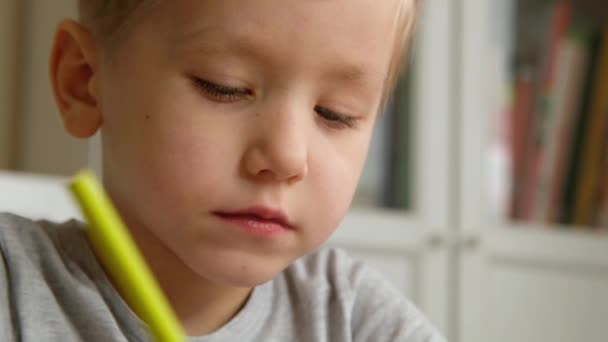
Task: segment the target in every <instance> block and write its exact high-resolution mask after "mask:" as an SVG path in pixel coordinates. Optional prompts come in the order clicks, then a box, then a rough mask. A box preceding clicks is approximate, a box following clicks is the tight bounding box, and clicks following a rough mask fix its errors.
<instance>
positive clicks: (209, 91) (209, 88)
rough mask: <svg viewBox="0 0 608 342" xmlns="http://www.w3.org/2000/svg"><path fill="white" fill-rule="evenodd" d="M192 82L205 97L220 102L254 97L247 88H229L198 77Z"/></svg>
mask: <svg viewBox="0 0 608 342" xmlns="http://www.w3.org/2000/svg"><path fill="white" fill-rule="evenodd" d="M192 80H193V81H194V84H195V85H196V87H197V88H198V89H200V90H201V91H202V92H203V93H204V94H205V95H207V96H208V97H209V98H211V99H212V100H214V101H218V102H235V101H238V100H242V99H245V98H247V97H249V96H251V95H253V91H251V90H250V89H247V88H235V87H229V86H225V85H221V84H217V83H213V82H210V81H207V80H204V79H201V78H197V77H194V78H193V79H192Z"/></svg>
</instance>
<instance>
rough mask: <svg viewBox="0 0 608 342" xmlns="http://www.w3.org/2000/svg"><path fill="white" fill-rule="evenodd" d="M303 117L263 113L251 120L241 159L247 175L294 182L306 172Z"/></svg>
mask: <svg viewBox="0 0 608 342" xmlns="http://www.w3.org/2000/svg"><path fill="white" fill-rule="evenodd" d="M305 116H306V115H300V116H299V117H298V113H296V112H295V111H294V110H293V109H292V110H289V109H286V108H285V109H283V110H275V111H266V112H265V113H263V114H259V115H257V119H256V120H253V122H252V126H253V127H252V128H251V131H252V132H253V133H252V137H251V139H250V140H249V144H248V146H247V150H246V152H245V154H244V157H243V164H244V167H245V170H246V172H247V173H248V174H249V175H250V176H251V177H254V178H256V179H258V180H265V181H277V182H288V183H290V184H292V183H296V182H298V181H301V180H302V179H304V178H305V177H306V175H307V173H308V146H307V138H306V124H305V122H304V120H302V119H304V118H305Z"/></svg>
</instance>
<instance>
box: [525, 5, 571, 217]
mask: <svg viewBox="0 0 608 342" xmlns="http://www.w3.org/2000/svg"><path fill="white" fill-rule="evenodd" d="M572 15H573V11H572V5H571V3H570V1H568V0H561V1H558V2H557V3H556V4H555V7H554V8H553V11H552V16H551V20H550V32H549V39H548V43H547V48H546V50H545V58H544V64H543V66H542V71H541V75H540V77H541V79H540V84H539V85H538V87H539V89H538V93H537V96H536V99H535V108H534V111H533V113H532V119H531V120H532V123H531V125H532V126H531V131H530V136H529V137H528V147H527V148H526V170H525V176H524V180H523V184H524V185H523V188H524V193H523V194H522V196H521V217H522V219H534V218H535V217H536V216H538V215H537V214H536V213H537V212H538V210H537V209H536V208H535V205H536V204H537V202H538V200H537V197H538V193H537V192H538V189H539V186H541V185H540V184H539V183H540V170H541V165H542V160H543V155H544V153H543V149H544V146H545V145H546V136H545V131H546V130H545V128H544V127H545V126H546V124H545V119H546V117H547V113H548V111H549V108H550V107H551V101H552V99H551V91H552V88H553V85H554V82H555V74H556V63H557V57H558V52H559V49H560V44H561V42H562V41H563V40H564V38H565V37H566V34H567V32H568V29H569V27H570V23H571V21H572ZM535 214H536V215H535Z"/></svg>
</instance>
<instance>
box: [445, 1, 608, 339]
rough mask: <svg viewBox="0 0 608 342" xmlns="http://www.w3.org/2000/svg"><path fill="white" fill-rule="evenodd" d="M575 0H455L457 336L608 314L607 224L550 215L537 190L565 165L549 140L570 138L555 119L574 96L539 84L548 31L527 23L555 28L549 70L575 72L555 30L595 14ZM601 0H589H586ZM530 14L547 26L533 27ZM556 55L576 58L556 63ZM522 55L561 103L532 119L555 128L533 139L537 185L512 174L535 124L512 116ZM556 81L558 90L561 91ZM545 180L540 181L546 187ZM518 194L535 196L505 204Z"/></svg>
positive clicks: (535, 332)
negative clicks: (526, 125)
mask: <svg viewBox="0 0 608 342" xmlns="http://www.w3.org/2000/svg"><path fill="white" fill-rule="evenodd" d="M582 3H583V2H576V6H577V7H575V9H574V10H572V12H571V14H564V13H566V12H562V13H561V14H556V13H558V12H557V11H558V10H557V9H556V8H558V6H563V4H562V3H561V2H560V1H559V0H555V1H542V2H536V1H535V2H531V1H524V0H520V1H515V0H509V1H503V0H492V1H486V0H471V1H469V0H467V1H461V2H460V4H461V6H462V8H461V11H462V12H461V16H462V19H461V22H462V39H461V41H462V47H463V49H462V58H461V71H460V73H459V74H460V75H461V83H460V84H461V87H460V89H461V92H462V93H461V99H462V101H461V106H460V112H461V116H462V120H461V125H460V129H459V130H460V132H461V134H460V149H461V153H460V154H461V156H462V161H461V162H460V170H461V171H460V175H461V177H460V185H459V194H458V195H457V198H458V199H459V201H458V206H459V209H458V211H459V212H460V213H461V215H460V220H459V225H460V227H461V234H460V237H459V239H458V242H459V243H458V248H459V250H460V254H459V263H460V281H459V286H458V288H459V291H458V292H459V298H458V307H457V310H456V312H457V313H458V317H457V319H458V322H459V324H458V329H459V333H458V339H456V341H463V342H464V341H466V342H485V341H492V342H501V341H529V342H553V341H604V340H606V339H608V326H607V325H606V324H605V317H606V315H607V314H608V306H607V305H608V248H607V247H608V236H606V234H605V232H603V231H601V230H600V229H598V228H593V227H592V226H591V225H583V226H578V225H573V224H572V223H568V222H560V221H559V219H558V217H560V215H551V214H549V213H550V211H547V209H548V208H549V207H550V206H549V205H547V203H549V202H550V201H552V200H553V198H552V197H551V196H547V195H546V194H544V195H543V191H545V192H548V193H551V192H552V191H556V190H555V189H556V188H552V187H553V186H554V185H553V184H554V182H555V181H554V179H555V175H556V174H559V173H560V172H565V171H563V170H562V171H560V169H559V168H560V167H561V168H565V167H566V166H563V165H562V166H556V165H557V164H551V163H548V162H550V161H551V160H552V162H553V163H558V162H559V157H560V156H562V154H563V153H564V151H565V150H558V151H556V150H555V148H556V146H558V145H559V146H562V148H563V147H564V146H566V147H568V146H567V145H568V144H564V143H563V139H565V137H564V136H563V135H561V134H562V133H561V132H562V131H563V130H564V129H567V128H568V125H564V124H563V122H568V121H564V120H566V114H565V112H563V110H564V109H565V108H566V107H568V106H572V104H571V103H570V104H569V101H572V99H571V98H570V96H572V93H573V92H574V91H576V89H575V88H576V87H574V86H571V87H572V88H567V87H565V83H560V82H557V83H555V82H554V83H552V85H551V86H548V84H549V83H546V82H549V81H547V79H544V78H543V75H546V71H545V70H543V68H546V67H547V65H549V64H551V63H547V58H550V57H547V55H549V53H547V49H550V47H549V46H550V43H549V44H548V43H547V42H548V41H550V40H549V39H540V38H535V37H534V35H539V36H541V37H544V36H545V35H550V36H551V35H553V36H556V35H557V36H560V35H561V38H560V40H556V41H560V43H559V44H558V45H557V46H561V48H556V49H555V50H556V51H560V49H561V52H557V56H559V55H560V53H561V54H562V57H557V58H556V60H555V62H552V63H554V64H555V65H558V66H559V65H560V64H561V66H559V67H555V68H556V69H555V70H554V71H553V73H554V77H555V79H561V80H564V81H563V82H566V83H568V84H572V83H573V82H574V81H575V78H574V77H580V76H576V72H572V71H575V70H574V68H575V66H576V67H579V68H580V65H579V64H577V63H580V59H579V58H580V56H578V57H577V55H576V53H573V52H572V51H573V50H572V49H571V47H570V46H571V45H566V44H571V42H567V41H566V40H565V39H567V38H564V37H567V36H568V33H564V32H568V31H569V30H571V28H568V25H566V24H564V22H565V21H566V19H564V17H565V16H566V15H572V18H575V17H577V18H589V19H588V23H592V22H593V19H592V17H594V16H595V15H597V14H598V13H591V14H590V15H589V13H587V14H585V12H587V11H585V10H583V7H587V6H591V8H593V7H594V1H584V3H585V6H582ZM602 3H603V1H596V2H595V5H596V6H599V5H603V4H602ZM579 5H580V6H581V7H578V6H579ZM543 7H544V8H543ZM599 7H602V6H599ZM603 7H605V6H603ZM528 11H529V12H528ZM562 11H563V9H562ZM591 12H593V11H591ZM579 15H581V16H583V17H578V16H579ZM587 15H589V16H587ZM606 17H608V16H605V17H604V18H606ZM556 18H557V19H556ZM579 20H580V19H579ZM574 21H575V20H574V19H573V22H574ZM604 22H605V21H604ZM542 23H544V24H542ZM536 25H548V26H547V27H546V28H545V29H544V31H545V32H542V31H543V30H542V29H539V28H538V27H536ZM537 30H538V32H537ZM559 31H562V33H561V34H560V33H559ZM556 32H558V33H556ZM564 47H565V48H564ZM535 49H536V50H538V51H540V53H538V52H537V54H538V55H537V56H534V55H533V54H534V52H533V50H535ZM564 51H565V55H564ZM558 60H561V61H558ZM564 60H566V61H568V60H569V61H570V63H574V64H568V63H565V64H564ZM522 63H530V64H532V65H533V64H535V63H538V65H539V66H538V67H536V68H539V69H538V70H537V71H534V72H533V77H540V80H538V81H533V82H531V83H530V84H532V85H533V86H534V87H541V88H540V90H539V89H538V88H533V91H532V92H533V93H535V94H538V93H542V92H543V91H548V92H550V93H551V92H553V94H554V95H553V99H552V100H551V101H555V103H557V104H559V105H554V106H553V109H552V110H548V111H546V112H544V114H543V115H544V117H543V118H544V119H548V120H549V121H548V122H549V124H547V125H548V126H542V128H540V126H538V127H537V128H540V129H541V130H542V131H544V132H545V133H546V134H547V135H546V136H545V138H547V137H549V138H548V139H551V138H550V137H551V136H552V135H553V138H552V139H554V140H548V143H547V141H545V142H544V144H543V145H542V147H538V146H537V147H538V148H539V151H540V153H541V154H542V158H540V159H539V160H540V161H538V163H539V165H540V166H538V167H539V170H540V171H539V173H538V175H537V177H538V179H537V180H536V185H529V183H524V184H525V186H522V185H521V184H522V183H521V180H518V179H517V175H516V173H515V172H516V171H515V170H517V167H518V166H517V165H518V164H517V161H516V160H515V158H517V157H516V156H514V155H513V152H514V149H516V148H517V147H516V146H517V145H518V144H519V143H521V142H522V141H521V140H524V141H526V142H530V140H533V139H531V138H530V136H529V135H526V134H533V133H529V132H528V133H526V134H523V133H524V132H522V131H521V130H522V129H523V128H522V126H521V123H518V122H517V120H518V117H517V116H518V115H520V114H522V113H521V112H519V111H521V110H522V109H521V108H518V107H517V104H518V102H517V101H518V100H521V99H522V92H523V95H524V96H525V92H526V91H528V92H529V91H530V90H529V89H528V90H526V89H525V88H523V89H519V91H518V90H517V88H516V87H515V85H514V84H516V82H527V80H526V79H524V78H520V77H524V76H525V77H528V75H525V74H524V75H522V74H521V73H520V72H522V69H521V68H522V67H526V68H527V66H526V65H522ZM577 65H578V66H577ZM532 67H535V66H532ZM523 71H524V72H527V71H525V70H523ZM579 73H580V71H579ZM534 74H536V75H534ZM560 75H561V76H560ZM564 75H566V76H564ZM543 82H545V83H546V84H544V85H543ZM521 84H522V83H520V84H519V85H521ZM523 84H524V85H525V83H523ZM556 84H557V85H558V86H556ZM542 87H545V89H544V90H543V88H542ZM560 87H561V90H560ZM534 89H535V90H534ZM564 90H566V91H564ZM560 91H561V94H565V95H559V94H560ZM506 94H511V96H513V98H512V99H513V102H511V103H510V102H509V99H511V97H508V96H506ZM555 94H557V95H555ZM534 96H542V95H534ZM542 101H543V99H538V98H536V99H534V100H533V101H530V102H531V104H530V107H531V108H529V109H527V111H528V113H527V114H525V115H528V117H529V118H530V120H536V119H538V117H536V116H535V115H538V113H539V112H543V109H542V108H539V107H538V105H539V102H542ZM519 104H521V103H519ZM575 114H576V113H574V112H573V113H572V114H570V115H573V116H574V115H575ZM544 124H546V123H544ZM560 125H561V126H562V127H564V128H563V129H562V131H560V130H557V131H553V133H547V132H550V131H551V130H555V129H556V127H559V126H560ZM513 127H519V128H520V130H519V131H518V130H514V129H513ZM573 134H574V133H573ZM505 138H506V139H505ZM509 138H510V139H509ZM533 142H535V143H537V142H538V141H533ZM573 143H574V142H571V143H570V144H573ZM552 144H555V145H552ZM525 153H530V152H529V151H528V152H525ZM526 158H530V156H529V155H528V156H527V157H526ZM530 165H534V163H529V164H528V166H525V167H524V169H525V168H526V167H528V168H529V167H530ZM575 166H576V165H575ZM525 172H530V170H529V169H528V170H527V171H525ZM542 184H545V186H547V187H548V188H543V185H542ZM531 187H534V188H531ZM517 189H519V190H522V189H523V190H522V191H529V194H528V195H527V196H532V197H531V198H532V199H529V198H527V197H524V198H523V199H522V198H519V199H517V197H513V196H516V195H515V193H516V192H517V191H516V190H517ZM562 191H563V190H562ZM514 199H515V200H514ZM524 201H527V202H526V203H528V204H526V205H524V207H527V206H528V205H529V203H533V204H534V206H532V207H534V209H533V210H532V211H530V212H528V213H526V212H525V211H524V212H518V211H514V208H516V207H518V204H519V205H521V204H522V203H523V202H524ZM547 201H549V202H547ZM560 206H564V204H560ZM558 213H559V211H558ZM551 216H553V218H551Z"/></svg>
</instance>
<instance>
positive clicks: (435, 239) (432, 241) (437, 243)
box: [427, 233, 445, 248]
mask: <svg viewBox="0 0 608 342" xmlns="http://www.w3.org/2000/svg"><path fill="white" fill-rule="evenodd" d="M444 242H445V239H444V238H443V235H442V234H439V233H433V234H430V235H429V237H428V239H427V245H428V246H429V247H430V248H439V247H441V246H443V244H444Z"/></svg>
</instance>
